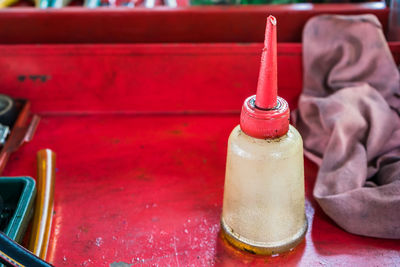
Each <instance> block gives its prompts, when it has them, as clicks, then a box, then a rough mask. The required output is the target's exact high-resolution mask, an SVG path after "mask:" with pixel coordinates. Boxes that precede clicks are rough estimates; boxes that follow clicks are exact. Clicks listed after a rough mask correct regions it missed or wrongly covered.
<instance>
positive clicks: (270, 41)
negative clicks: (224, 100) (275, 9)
mask: <svg viewBox="0 0 400 267" xmlns="http://www.w3.org/2000/svg"><path fill="white" fill-rule="evenodd" d="M277 79H278V75H277V51H276V19H275V17H274V16H269V17H268V18H267V26H266V30H265V41H264V48H263V52H262V56H261V67H260V73H259V76H258V84H257V94H256V95H253V96H250V97H248V98H247V99H246V100H245V101H244V103H243V107H242V112H241V114H240V128H241V129H242V131H243V132H245V133H246V134H247V135H250V136H252V137H255V138H262V139H265V138H277V137H280V136H282V135H285V134H286V133H287V132H288V130H289V113H290V112H289V105H288V103H287V102H286V101H285V100H284V99H283V98H281V97H279V96H277V91H278V80H277Z"/></svg>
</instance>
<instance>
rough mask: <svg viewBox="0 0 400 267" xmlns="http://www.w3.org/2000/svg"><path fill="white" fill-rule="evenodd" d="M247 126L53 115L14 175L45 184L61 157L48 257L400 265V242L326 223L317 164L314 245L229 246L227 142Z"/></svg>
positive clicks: (106, 261) (309, 183) (310, 215)
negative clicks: (276, 252) (41, 163)
mask: <svg viewBox="0 0 400 267" xmlns="http://www.w3.org/2000/svg"><path fill="white" fill-rule="evenodd" d="M237 123H238V116H237V115H165V116H162V115H143V116H137V115H136V116H135V115H124V116H117V115H89V116H45V117H43V119H42V121H41V123H40V127H39V128H38V131H37V134H36V136H35V138H34V140H33V141H32V142H31V143H29V144H27V145H25V146H24V147H22V148H21V149H20V150H19V151H18V152H17V153H15V154H13V156H12V157H11V159H10V161H9V164H8V166H7V168H6V171H5V172H4V175H31V176H35V152H36V151H37V150H38V149H41V148H44V147H49V148H51V149H53V150H54V151H55V152H56V153H57V177H56V189H55V214H54V218H53V227H52V235H51V241H50V248H49V253H48V260H49V261H50V262H52V263H53V264H55V265H56V266H110V264H112V263H121V262H124V263H129V264H133V265H144V266H168V265H169V266H209V265H217V266H239V265H246V264H251V265H262V264H271V265H275V266H292V265H300V266H320V265H321V266H333V265H335V266H336V265H340V266H343V265H347V266H349V265H353V266H396V265H397V266H398V265H400V256H399V251H400V242H399V241H398V240H384V239H375V238H367V237H361V236H356V235H352V234H349V233H347V232H345V231H344V230H342V229H340V228H339V227H338V226H337V225H335V223H334V222H333V221H332V220H330V219H329V218H328V217H327V216H326V215H324V214H323V212H322V211H321V209H320V208H319V207H318V205H317V203H316V202H315V201H314V199H313V198H312V195H311V193H312V188H313V184H314V181H315V176H316V172H317V167H316V166H315V165H313V164H312V163H310V162H309V161H308V160H306V161H305V174H306V177H305V179H306V196H307V200H306V214H307V219H308V222H309V229H308V232H307V235H306V238H305V242H303V243H302V244H300V245H299V246H298V247H297V248H296V249H295V250H294V251H292V252H290V253H287V254H285V255H282V256H276V257H258V256H254V255H251V254H247V253H241V252H239V251H237V250H235V249H233V248H232V247H230V246H229V245H227V244H226V243H224V242H223V241H222V240H221V238H220V237H219V235H218V233H219V230H220V226H219V220H220V215H221V205H222V196H223V182H224V171H225V156H226V142H227V138H228V135H229V133H230V131H231V129H232V128H233V127H234V126H235V125H236V124H237ZM114 266H116V265H114ZM120 266H129V265H120Z"/></svg>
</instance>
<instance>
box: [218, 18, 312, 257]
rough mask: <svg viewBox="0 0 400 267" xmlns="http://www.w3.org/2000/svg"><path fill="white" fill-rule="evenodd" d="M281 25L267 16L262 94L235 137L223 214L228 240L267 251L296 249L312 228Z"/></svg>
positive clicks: (249, 102) (248, 105)
mask: <svg viewBox="0 0 400 267" xmlns="http://www.w3.org/2000/svg"><path fill="white" fill-rule="evenodd" d="M276 24H277V21H276V19H275V17H273V16H269V17H268V18H267V23H266V31H265V41H264V48H263V52H262V57H261V67H260V73H259V78H258V84H257V93H256V95H253V96H250V97H248V98H247V99H246V100H245V101H244V104H243V107H242V111H241V115H240V125H238V126H236V127H235V128H234V129H233V131H232V133H231V134H230V136H229V140H228V154H227V162H226V173H225V187H224V200H223V209H222V218H221V228H222V233H223V236H224V237H225V238H226V239H227V241H228V242H230V243H231V244H232V245H234V246H235V247H237V248H239V249H242V250H246V251H248V252H251V253H255V254H264V255H268V254H279V253H281V252H285V251H288V250H290V249H292V248H294V247H295V246H296V245H297V244H298V243H300V242H301V241H302V240H303V238H304V235H305V232H306V230H307V220H306V217H305V212H304V165H303V141H302V139H301V136H300V134H299V133H298V131H297V130H296V129H295V128H294V127H293V126H291V125H289V107H288V103H287V102H286V101H285V100H284V99H283V98H281V97H279V96H277V48H276V47H277V40H276Z"/></svg>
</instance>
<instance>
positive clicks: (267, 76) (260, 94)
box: [255, 16, 278, 109]
mask: <svg viewBox="0 0 400 267" xmlns="http://www.w3.org/2000/svg"><path fill="white" fill-rule="evenodd" d="M276 52H277V51H276V18H275V17H274V16H269V17H268V18H267V26H266V29H265V40H264V48H263V52H262V56H261V66H260V74H259V76H258V84H257V94H256V103H255V105H256V107H258V108H260V109H273V108H275V107H276V104H277V103H276V97H277V91H278V81H277V78H278V74H277V59H276Z"/></svg>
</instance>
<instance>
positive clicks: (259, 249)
mask: <svg viewBox="0 0 400 267" xmlns="http://www.w3.org/2000/svg"><path fill="white" fill-rule="evenodd" d="M307 227H308V224H307V219H304V225H303V226H302V227H301V228H300V230H299V231H298V232H297V233H296V234H295V235H293V236H291V237H290V238H287V239H285V240H282V241H279V242H270V243H266V242H255V241H252V240H249V239H246V238H244V237H241V236H240V235H239V234H237V233H235V232H234V231H233V229H232V228H230V227H229V226H228V225H227V224H226V223H225V221H224V218H222V219H221V229H222V235H223V237H224V238H225V239H226V240H227V241H228V242H229V243H230V244H231V245H232V246H234V247H236V248H238V249H240V250H243V251H247V252H249V253H252V254H259V255H274V254H280V253H283V252H287V251H289V250H291V249H293V248H294V247H296V246H297V245H298V244H299V243H301V241H303V239H304V236H305V234H306V232H307Z"/></svg>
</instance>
